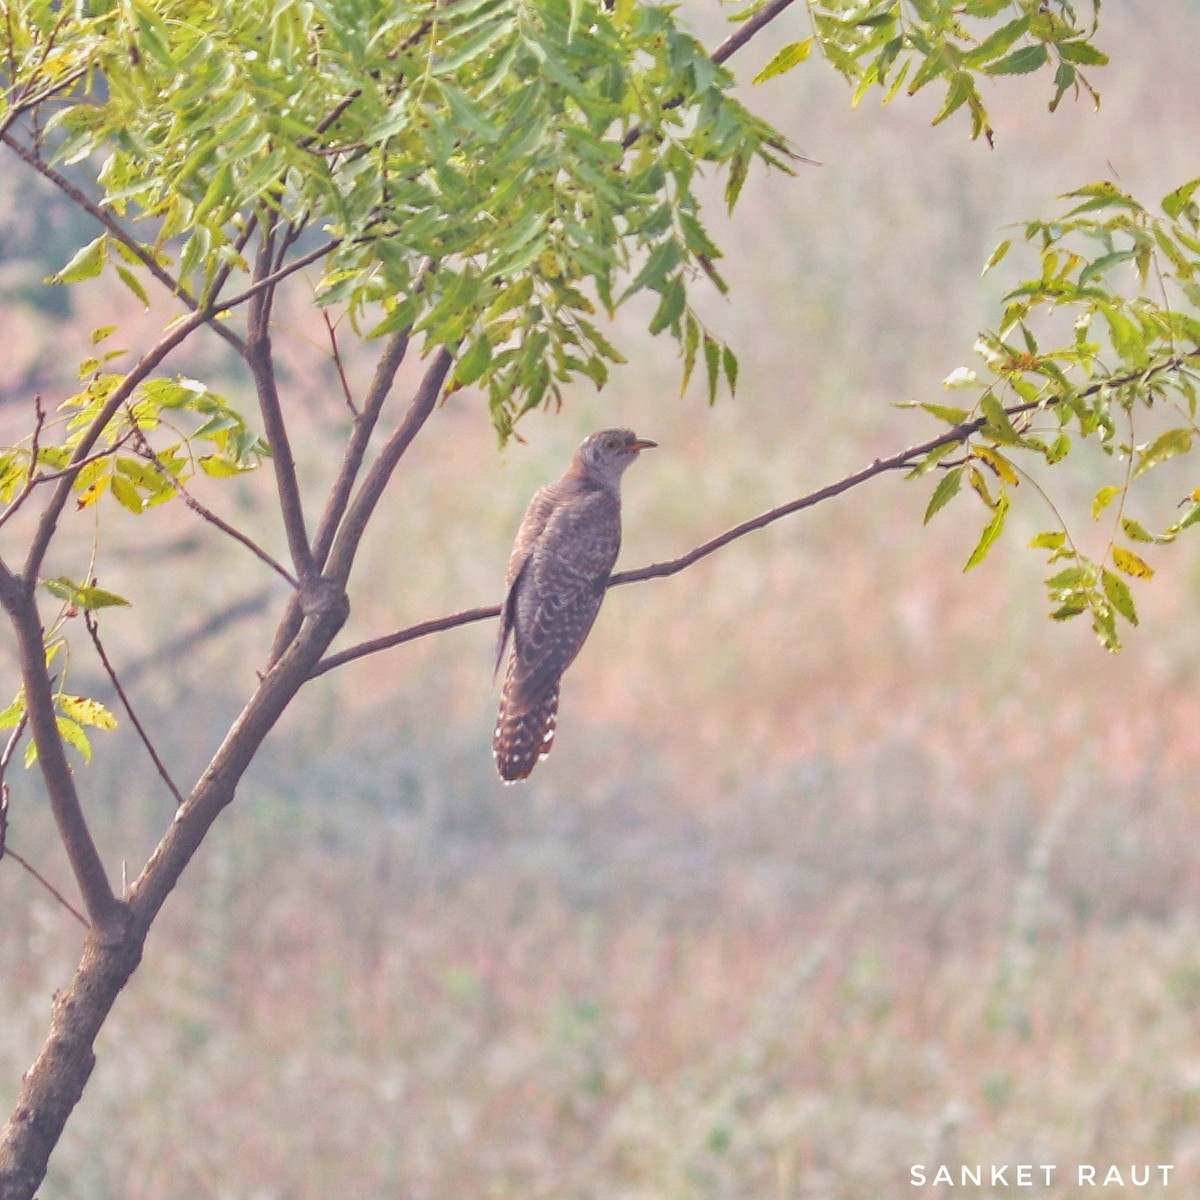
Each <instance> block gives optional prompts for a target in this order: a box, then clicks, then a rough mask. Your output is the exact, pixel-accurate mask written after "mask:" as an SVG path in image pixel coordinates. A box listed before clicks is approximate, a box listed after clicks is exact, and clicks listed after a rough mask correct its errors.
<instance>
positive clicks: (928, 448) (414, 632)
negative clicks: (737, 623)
mask: <svg viewBox="0 0 1200 1200" xmlns="http://www.w3.org/2000/svg"><path fill="white" fill-rule="evenodd" d="M1196 361H1200V349H1197V350H1192V351H1190V352H1188V353H1185V354H1174V355H1171V356H1170V357H1169V358H1166V359H1163V360H1162V361H1160V362H1158V363H1155V364H1153V365H1152V366H1150V367H1147V368H1143V369H1142V370H1139V371H1131V372H1129V373H1128V374H1126V375H1117V376H1112V377H1110V378H1107V379H1098V380H1096V381H1095V382H1094V383H1091V384H1089V385H1088V386H1087V387H1086V388H1083V389H1082V390H1081V391H1079V392H1078V393H1076V395H1077V396H1078V397H1079V398H1082V399H1087V398H1089V397H1091V396H1094V395H1096V393H1097V392H1099V391H1101V390H1102V389H1105V388H1120V387H1125V386H1126V385H1128V384H1132V383H1139V382H1141V383H1144V382H1147V381H1148V380H1150V379H1152V378H1154V377H1155V376H1157V375H1161V374H1163V373H1164V372H1166V371H1173V370H1179V369H1180V368H1181V367H1183V366H1184V365H1185V364H1187V363H1194V362H1196ZM1063 400H1064V397H1062V396H1050V397H1047V398H1046V399H1045V400H1029V401H1024V402H1022V403H1020V404H1014V405H1012V406H1010V407H1007V408H1006V409H1005V410H1004V411H1005V412H1006V413H1007V414H1008V415H1009V417H1010V418H1011V417H1018V416H1020V415H1021V414H1022V413H1027V412H1032V411H1034V410H1036V409H1041V410H1047V409H1051V408H1054V407H1056V406H1057V405H1059V404H1061V403H1062V402H1063ZM986 425H987V418H985V417H978V418H976V419H975V420H973V421H965V422H964V423H963V424H961V425H955V426H953V428H951V429H948V430H946V431H945V432H944V433H941V434H938V436H937V437H932V438H930V439H929V440H928V441H924V442H920V443H918V444H917V445H915V446H909V448H908V449H907V450H901V451H899V452H897V453H896V454H893V455H890V456H889V457H888V458H877V459H876V460H875V461H874V462H873V463H871V464H870V466H867V467H864V468H863V469H862V470H861V471H855V472H854V473H853V474H851V475H847V476H845V477H844V478H842V479H839V480H837V481H836V482H835V483H831V484H827V485H826V486H825V487H823V488H818V489H817V491H815V492H809V493H808V495H806V496H801V497H799V498H798V499H796V500H792V501H790V502H789V503H787V504H781V505H779V506H778V507H777V508H771V509H768V510H767V511H766V512H764V513H760V514H759V515H758V516H756V517H751V518H750V520H748V521H743V522H742V523H741V524H740V525H735V526H733V528H732V529H727V530H726V531H725V532H724V533H721V534H718V535H717V536H716V537H715V538H711V539H710V540H709V541H707V542H703V543H701V544H700V545H699V546H696V547H695V548H694V549H692V550H689V551H688V552H687V553H686V554H681V555H680V556H679V557H678V558H672V559H668V560H667V561H666V562H660V563H651V564H650V565H649V566H645V567H638V568H636V569H635V570H631V571H619V572H617V574H615V575H613V576H611V577H610V578H609V581H608V587H610V588H614V587H621V586H622V585H623V584H627V583H640V582H642V581H643V580H646V579H662V578H665V577H666V576H668V575H677V574H678V573H679V572H680V571H683V570H686V569H687V568H688V567H690V566H692V565H693V564H694V563H697V562H699V561H700V560H701V559H702V558H707V557H708V556H709V555H710V554H715V553H716V552H717V551H718V550H721V549H723V548H724V547H725V546H728V545H729V544H730V543H731V542H735V541H737V540H738V539H739V538H743V537H745V536H746V535H747V534H748V533H754V532H755V531H756V530H759V529H765V528H766V527H767V526H768V525H772V524H774V523H775V522H776V521H779V520H782V519H783V518H784V517H789V516H791V515H792V514H793V513H798V512H802V511H803V510H804V509H806V508H812V507H813V506H814V505H816V504H820V503H821V502H822V501H825V500H832V499H833V497H834V496H840V495H841V494H842V493H843V492H848V491H850V490H851V488H856V487H858V486H859V485H860V484H863V483H866V482H867V480H869V479H874V478H875V477H876V476H878V475H883V474H886V473H887V472H888V471H900V470H908V469H911V468H912V467H913V466H914V465H916V464H917V463H918V462H919V461H920V460H921V459H922V458H924V457H925V456H926V455H928V454H932V453H933V451H935V450H940V449H941V448H942V447H943V446H952V445H955V444H956V443H962V442H966V441H968V440H969V439H970V438H972V437H973V436H974V435H975V434H977V433H978V432H979V431H980V430H981V429H983V428H985V427H986ZM499 615H500V608H499V606H498V605H491V606H489V607H487V608H468V609H464V610H463V611H462V612H457V613H451V614H449V615H448V616H445V617H436V618H434V619H433V620H429V621H422V622H421V623H420V624H418V625H410V626H408V627H407V628H406V629H400V630H397V631H396V632H395V633H388V634H384V635H383V636H382V637H377V638H372V639H371V640H370V641H366V642H359V643H357V644H356V645H353V646H348V647H347V648H346V649H345V650H339V651H337V652H336V653H334V654H329V655H326V657H324V658H322V659H321V660H320V661H319V662H318V663H317V664H316V665H315V666H314V667H313V670H312V678H316V677H317V676H318V675H324V674H325V673H326V672H327V671H332V670H334V668H336V667H341V666H344V665H345V664H346V663H349V662H353V661H354V660H355V659H358V658H364V657H366V656H367V655H369V654H377V653H379V651H381V650H390V649H391V648H392V647H393V646H401V645H403V644H404V643H405V642H411V641H415V640H416V639H417V638H422V637H427V636H428V635H429V634H432V633H442V632H444V631H445V630H447V629H455V628H457V627H458V626H460V625H470V624H473V623H474V622H476V621H487V620H490V619H493V618H495V617H498V616H499Z"/></svg>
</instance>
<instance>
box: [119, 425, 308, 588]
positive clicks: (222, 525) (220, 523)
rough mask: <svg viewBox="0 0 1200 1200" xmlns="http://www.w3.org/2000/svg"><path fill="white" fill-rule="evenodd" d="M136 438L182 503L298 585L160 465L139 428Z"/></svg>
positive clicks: (290, 581) (278, 564)
mask: <svg viewBox="0 0 1200 1200" xmlns="http://www.w3.org/2000/svg"><path fill="white" fill-rule="evenodd" d="M136 440H137V447H138V453H139V454H141V455H142V457H143V458H145V459H146V460H147V461H148V462H149V463H150V465H151V466H152V467H153V468H154V469H155V470H156V471H157V472H158V473H159V475H161V476H162V477H163V478H164V479H165V480H166V481H167V482H168V483H169V484H170V485H171V486H172V487H173V488H174V489H175V490H176V491H177V492H178V493H179V494H180V496H182V497H183V502H184V504H186V505H187V506H188V508H190V509H191V510H192V512H194V513H195V514H196V515H197V516H199V517H201V518H202V519H203V520H205V521H207V522H208V523H209V524H210V525H212V526H213V527H214V528H215V529H219V530H220V531H221V532H222V533H224V534H226V535H227V536H228V537H231V538H233V540H234V541H235V542H238V543H240V544H241V545H243V546H245V547H246V549H247V550H249V551H250V553H251V554H253V555H254V556H255V557H256V558H258V559H260V560H261V561H262V562H264V563H266V564H267V566H268V567H270V568H271V570H272V571H275V572H276V573H277V574H278V575H280V576H282V577H283V578H284V579H286V580H287V582H288V584H289V585H290V586H292V587H298V586H299V584H298V583H297V582H296V577H295V576H294V575H293V574H292V573H291V572H290V571H289V570H288V569H287V568H286V567H285V566H284V565H283V564H282V563H281V562H279V560H278V559H276V558H274V557H273V556H272V555H270V554H268V553H267V551H266V550H264V549H263V548H262V547H261V546H260V545H259V544H258V543H257V542H256V541H254V540H253V538H251V537H249V536H248V535H247V534H244V533H243V532H242V531H241V530H240V529H238V528H236V527H235V526H233V525H230V524H229V522H228V521H225V520H223V519H222V518H221V517H218V516H217V514H216V513H215V512H213V511H212V509H210V508H208V507H206V506H205V505H203V504H201V503H200V501H199V500H197V499H196V497H195V496H193V495H192V494H191V492H189V491H188V490H187V488H186V487H184V485H183V482H182V481H181V480H179V479H177V478H176V477H175V476H174V475H172V474H171V473H170V472H169V471H168V470H167V468H166V467H164V466H163V465H162V461H161V460H160V459H159V457H158V455H157V454H155V453H154V449H153V447H152V446H151V445H150V443H149V442H148V441H146V438H145V436H144V435H143V434H142V432H141V431H140V430H138V431H137V439H136Z"/></svg>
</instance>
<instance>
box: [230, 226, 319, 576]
mask: <svg viewBox="0 0 1200 1200" xmlns="http://www.w3.org/2000/svg"><path fill="white" fill-rule="evenodd" d="M272 249H273V237H272V235H271V233H270V231H267V232H266V233H265V234H264V236H263V240H262V245H261V246H260V248H259V253H258V262H257V264H256V265H255V276H256V278H255V283H256V284H265V282H266V279H268V278H269V277H270V263H271V257H272ZM273 295H274V288H273V287H265V286H264V287H263V288H262V290H260V291H258V292H255V294H254V295H253V297H252V298H251V300H250V319H249V336H248V340H247V343H246V362H247V363H248V365H249V367H250V372H251V374H252V375H253V376H254V387H255V390H256V391H257V393H258V406H259V410H260V411H261V413H262V418H263V431H264V433H265V434H266V438H267V444H268V445H269V446H270V447H271V467H272V469H273V470H274V472H275V486H276V489H277V490H278V493H279V513H280V516H281V517H282V518H283V528H284V532H285V533H286V535H287V543H288V550H289V551H290V552H291V556H292V565H293V566H294V567H295V568H296V575H297V576H298V577H299V580H300V583H301V585H303V584H305V583H307V582H308V581H309V580H311V579H312V578H314V577H315V575H316V574H317V571H316V565H315V563H314V562H313V554H312V548H311V546H310V545H309V542H308V531H307V529H306V528H305V523H304V503H303V500H302V499H301V496H300V483H299V480H298V479H297V477H296V460H295V459H294V458H293V456H292V446H291V442H290V441H289V439H288V432H287V423H286V422H285V421H284V419H283V406H282V404H281V403H280V400H279V391H278V388H277V386H276V381H275V362H274V359H273V357H272V354H271V336H270V333H269V326H270V320H271V300H272V297H273Z"/></svg>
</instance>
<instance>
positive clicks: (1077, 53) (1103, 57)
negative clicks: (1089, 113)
mask: <svg viewBox="0 0 1200 1200" xmlns="http://www.w3.org/2000/svg"><path fill="white" fill-rule="evenodd" d="M1054 48H1055V49H1056V50H1057V51H1058V55H1059V57H1060V58H1065V59H1066V60H1067V62H1073V63H1082V64H1083V65H1084V66H1088V67H1102V66H1104V64H1105V63H1107V62H1108V55H1107V54H1105V53H1104V51H1103V50H1098V49H1096V47H1095V46H1093V45H1092V44H1091V42H1088V41H1085V40H1083V39H1082V38H1076V39H1074V40H1072V41H1069V42H1056V43H1055V46H1054ZM1135 624H1136V622H1135Z"/></svg>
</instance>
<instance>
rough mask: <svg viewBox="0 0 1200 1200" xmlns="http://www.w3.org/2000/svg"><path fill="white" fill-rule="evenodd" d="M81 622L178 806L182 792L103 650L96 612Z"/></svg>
mask: <svg viewBox="0 0 1200 1200" xmlns="http://www.w3.org/2000/svg"><path fill="white" fill-rule="evenodd" d="M83 623H84V625H85V626H86V628H87V631H88V633H89V634H90V635H91V638H92V645H93V646H95V647H96V653H97V654H98V655H99V656H100V661H101V663H103V664H104V670H105V671H106V672H107V673H108V678H109V680H110V681H111V682H112V685H113V687H114V688H115V689H116V693H117V695H118V696H119V697H120V700H121V704H122V706H123V707H124V709H125V712H126V713H127V714H128V716H129V720H130V721H131V722H132V724H133V727H134V729H136V730H137V734H138V737H140V738H141V739H142V745H143V746H145V747H146V753H147V754H149V755H150V758H151V760H152V761H153V763H154V765H155V767H156V768H157V769H158V773H159V775H161V776H162V780H163V782H164V783H165V784H166V785H167V787H168V788H169V789H170V791H171V795H172V796H174V797H175V805H176V807H179V806H181V805H182V804H183V794H182V793H181V792H180V790H179V789H178V788H177V787H176V786H175V781H174V780H173V779H172V778H171V775H170V772H168V770H167V768H166V766H165V765H164V764H163V760H162V759H161V758H160V757H159V755H158V751H157V750H155V748H154V743H153V742H152V741H151V740H150V735H149V734H148V733H147V732H146V730H145V727H144V726H143V725H142V723H141V721H139V720H138V716H137V713H135V712H134V711H133V705H132V704H131V703H130V701H129V697H128V696H127V695H126V694H125V689H124V688H123V687H122V686H121V680H120V679H119V678H118V676H117V672H116V668H114V667H113V665H112V663H111V662H110V661H109V657H108V655H107V654H106V653H105V650H104V643H103V642H101V641H100V625H99V622H97V620H96V614H95V613H93V612H85V613H84V614H83Z"/></svg>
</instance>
